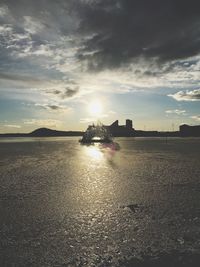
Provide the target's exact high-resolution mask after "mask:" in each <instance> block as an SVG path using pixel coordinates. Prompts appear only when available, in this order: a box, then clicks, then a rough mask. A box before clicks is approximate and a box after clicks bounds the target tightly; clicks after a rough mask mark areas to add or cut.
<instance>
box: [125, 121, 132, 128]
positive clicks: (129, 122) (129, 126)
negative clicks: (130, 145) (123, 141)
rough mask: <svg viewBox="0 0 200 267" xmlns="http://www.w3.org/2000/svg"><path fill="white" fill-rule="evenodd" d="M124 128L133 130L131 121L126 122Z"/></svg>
mask: <svg viewBox="0 0 200 267" xmlns="http://www.w3.org/2000/svg"><path fill="white" fill-rule="evenodd" d="M126 128H127V129H132V128H133V123H132V120H126Z"/></svg>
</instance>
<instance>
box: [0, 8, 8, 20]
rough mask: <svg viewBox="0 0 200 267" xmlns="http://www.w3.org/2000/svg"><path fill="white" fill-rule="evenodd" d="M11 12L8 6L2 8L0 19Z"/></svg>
mask: <svg viewBox="0 0 200 267" xmlns="http://www.w3.org/2000/svg"><path fill="white" fill-rule="evenodd" d="M8 12H9V10H8V7H7V6H0V18H3V17H5V16H6V15H7V14H8Z"/></svg>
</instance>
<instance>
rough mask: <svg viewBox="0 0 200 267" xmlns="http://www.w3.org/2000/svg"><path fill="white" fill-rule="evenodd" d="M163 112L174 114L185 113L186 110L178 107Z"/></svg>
mask: <svg viewBox="0 0 200 267" xmlns="http://www.w3.org/2000/svg"><path fill="white" fill-rule="evenodd" d="M165 113H167V114H176V115H185V113H186V111H185V110H180V109H174V110H166V111H165Z"/></svg>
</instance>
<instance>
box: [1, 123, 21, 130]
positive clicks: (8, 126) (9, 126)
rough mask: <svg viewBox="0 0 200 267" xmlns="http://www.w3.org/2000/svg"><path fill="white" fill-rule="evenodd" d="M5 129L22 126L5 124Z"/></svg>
mask: <svg viewBox="0 0 200 267" xmlns="http://www.w3.org/2000/svg"><path fill="white" fill-rule="evenodd" d="M4 127H7V128H18V129H19V128H21V126H20V125H16V124H5V125H4Z"/></svg>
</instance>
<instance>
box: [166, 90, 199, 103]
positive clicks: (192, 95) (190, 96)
mask: <svg viewBox="0 0 200 267" xmlns="http://www.w3.org/2000/svg"><path fill="white" fill-rule="evenodd" d="M168 96H170V97H172V98H174V99H175V100H177V101H200V89H196V90H192V91H185V92H184V91H179V92H177V93H175V94H173V95H168Z"/></svg>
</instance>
